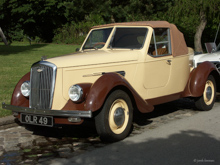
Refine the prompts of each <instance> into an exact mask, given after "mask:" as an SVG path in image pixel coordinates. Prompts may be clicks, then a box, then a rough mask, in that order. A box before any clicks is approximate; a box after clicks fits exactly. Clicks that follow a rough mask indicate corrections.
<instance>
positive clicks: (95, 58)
mask: <svg viewBox="0 0 220 165" xmlns="http://www.w3.org/2000/svg"><path fill="white" fill-rule="evenodd" d="M138 54H139V50H109V51H106V50H94V51H84V52H77V53H74V54H70V55H64V56H59V57H55V58H50V59H47V60H46V61H48V62H51V63H53V64H55V65H56V66H57V67H58V68H65V67H79V66H87V65H98V64H108V63H119V62H131V61H136V60H137V59H138Z"/></svg>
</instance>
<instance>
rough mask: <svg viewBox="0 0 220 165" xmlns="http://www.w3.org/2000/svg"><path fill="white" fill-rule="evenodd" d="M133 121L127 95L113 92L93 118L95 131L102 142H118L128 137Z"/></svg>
mask: <svg viewBox="0 0 220 165" xmlns="http://www.w3.org/2000/svg"><path fill="white" fill-rule="evenodd" d="M132 120H133V107H132V103H131V99H130V97H129V96H128V94H127V93H126V92H124V91H122V90H116V91H113V92H112V93H111V94H110V95H109V96H108V98H107V99H106V101H105V103H104V106H103V108H102V110H101V112H100V113H99V114H98V115H97V116H96V117H95V124H96V130H97V132H98V134H99V135H100V138H101V140H103V141H111V142H114V141H119V140H122V139H124V138H125V137H127V136H128V134H129V133H130V130H131V126H132Z"/></svg>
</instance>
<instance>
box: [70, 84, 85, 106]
mask: <svg viewBox="0 0 220 165" xmlns="http://www.w3.org/2000/svg"><path fill="white" fill-rule="evenodd" d="M82 96H83V89H82V88H81V87H80V86H79V85H73V86H71V87H70V89H69V97H70V99H71V100H72V101H74V102H77V101H80V100H81V99H82Z"/></svg>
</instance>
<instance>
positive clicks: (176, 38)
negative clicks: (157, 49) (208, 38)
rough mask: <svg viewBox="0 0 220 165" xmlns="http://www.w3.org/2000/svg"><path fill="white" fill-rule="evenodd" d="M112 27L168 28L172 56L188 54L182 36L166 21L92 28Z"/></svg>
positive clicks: (113, 24) (122, 23)
mask: <svg viewBox="0 0 220 165" xmlns="http://www.w3.org/2000/svg"><path fill="white" fill-rule="evenodd" d="M112 26H150V27H152V28H170V35H171V36H170V37H171V47H172V54H173V56H178V55H184V54H187V53H188V48H187V46H186V42H185V39H184V36H183V34H182V33H181V32H180V31H179V30H178V29H177V27H176V26H175V25H174V24H170V23H169V22H167V21H139V22H121V23H111V24H105V25H99V26H94V27H92V29H94V28H104V27H112Z"/></svg>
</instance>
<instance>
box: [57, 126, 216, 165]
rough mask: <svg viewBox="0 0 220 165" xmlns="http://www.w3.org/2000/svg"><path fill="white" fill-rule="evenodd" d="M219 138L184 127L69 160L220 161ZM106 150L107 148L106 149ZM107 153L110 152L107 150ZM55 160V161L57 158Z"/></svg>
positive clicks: (168, 164)
mask: <svg viewBox="0 0 220 165" xmlns="http://www.w3.org/2000/svg"><path fill="white" fill-rule="evenodd" d="M219 146H220V141H219V140H217V139H215V138H213V137H212V136H211V135H209V134H207V133H204V132H201V131H195V130H187V131H181V132H180V133H175V134H171V135H169V136H168V137H166V138H154V139H148V140H146V141H145V142H135V143H134V142H132V141H129V140H125V141H123V142H122V143H120V145H110V146H108V147H107V149H106V148H102V149H103V150H102V151H101V152H102V153H103V154H102V155H101V156H100V151H97V150H96V151H95V152H94V153H93V154H90V153H88V154H87V155H82V156H79V157H77V158H73V159H70V161H68V163H65V162H64V163H63V165H67V164H91V165H92V164H96V165H99V164H100V165H101V164H102V161H103V160H105V165H108V164H109V165H110V164H127V165H130V164H131V165H132V164H148V165H155V164H163V165H176V164H178V165H186V164H187V165H190V164H192V165H193V164H198V163H201V164H204V163H205V164H213V165H214V164H220V157H219V153H220V147H219ZM106 150H108V151H107V152H106ZM96 152H97V153H96ZM105 153H108V154H105ZM55 162H56V161H55Z"/></svg>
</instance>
